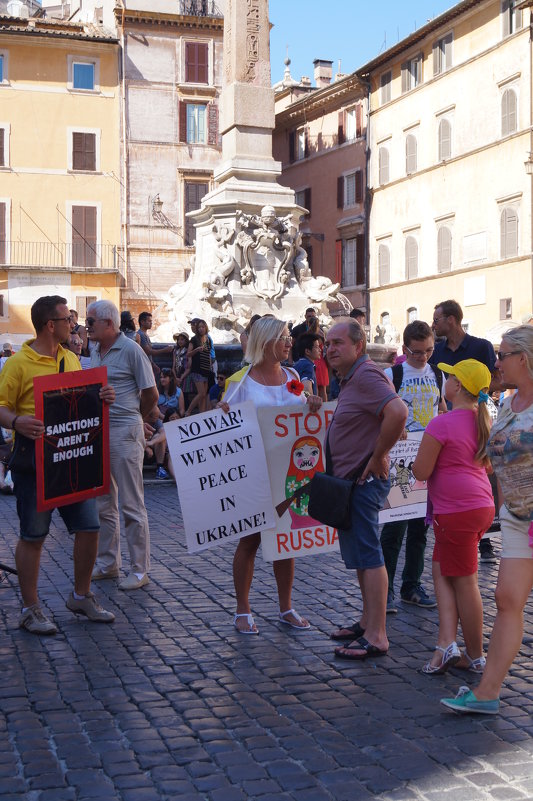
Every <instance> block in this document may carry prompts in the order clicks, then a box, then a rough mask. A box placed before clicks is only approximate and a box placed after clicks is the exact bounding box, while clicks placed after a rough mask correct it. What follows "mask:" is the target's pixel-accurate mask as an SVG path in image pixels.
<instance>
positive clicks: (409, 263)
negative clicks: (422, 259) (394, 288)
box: [405, 236, 418, 281]
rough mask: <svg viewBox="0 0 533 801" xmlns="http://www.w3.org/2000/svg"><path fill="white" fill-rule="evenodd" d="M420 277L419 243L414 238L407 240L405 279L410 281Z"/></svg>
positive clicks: (410, 237)
mask: <svg viewBox="0 0 533 801" xmlns="http://www.w3.org/2000/svg"><path fill="white" fill-rule="evenodd" d="M417 276H418V243H417V241H416V239H415V238H414V236H408V237H407V238H406V240H405V277H406V278H407V280H408V281H410V280H411V279H412V278H416V277H417Z"/></svg>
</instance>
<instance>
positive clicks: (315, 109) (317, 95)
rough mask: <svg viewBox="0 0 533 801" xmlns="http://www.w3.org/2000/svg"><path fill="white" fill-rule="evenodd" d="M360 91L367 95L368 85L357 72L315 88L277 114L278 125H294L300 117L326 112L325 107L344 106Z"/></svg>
mask: <svg viewBox="0 0 533 801" xmlns="http://www.w3.org/2000/svg"><path fill="white" fill-rule="evenodd" d="M356 92H358V93H359V94H360V96H361V97H365V96H366V87H365V86H364V84H363V83H362V82H361V79H360V78H359V76H358V75H356V74H355V73H352V74H351V75H348V77H347V78H343V79H342V81H337V82H335V83H331V84H330V85H329V86H324V87H323V88H322V89H315V90H314V92H312V93H311V94H309V95H306V96H305V97H302V98H300V99H299V100H296V101H295V102H294V103H292V104H291V105H290V106H289V107H288V108H285V109H283V111H280V112H278V113H277V114H276V127H278V126H279V127H283V126H290V125H294V123H295V122H297V121H298V120H300V119H309V118H310V117H312V116H314V115H317V116H318V115H319V114H322V113H323V112H324V109H325V108H328V107H329V108H331V107H335V106H339V107H340V106H342V104H343V102H345V101H346V99H347V98H349V97H351V96H353V95H354V93H356Z"/></svg>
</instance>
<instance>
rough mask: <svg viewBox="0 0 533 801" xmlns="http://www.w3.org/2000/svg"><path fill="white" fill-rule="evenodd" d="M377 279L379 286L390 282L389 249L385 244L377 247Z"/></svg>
mask: <svg viewBox="0 0 533 801" xmlns="http://www.w3.org/2000/svg"><path fill="white" fill-rule="evenodd" d="M378 281H379V285H380V286H383V285H384V284H390V250H389V248H388V247H387V245H380V246H379V248H378Z"/></svg>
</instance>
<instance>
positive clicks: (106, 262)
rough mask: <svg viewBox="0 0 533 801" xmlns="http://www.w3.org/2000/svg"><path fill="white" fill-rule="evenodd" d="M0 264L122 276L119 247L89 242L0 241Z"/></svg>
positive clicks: (122, 269) (121, 259) (124, 271)
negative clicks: (119, 274)
mask: <svg viewBox="0 0 533 801" xmlns="http://www.w3.org/2000/svg"><path fill="white" fill-rule="evenodd" d="M0 264H1V265H3V266H6V267H49V268H57V269H65V268H80V269H86V270H94V269H103V270H117V271H118V272H120V273H121V274H123V275H125V273H126V270H125V266H124V260H123V258H122V255H121V248H119V247H117V246H116V245H102V244H92V243H90V242H81V243H74V244H71V243H68V242H20V241H11V242H9V241H7V242H1V241H0Z"/></svg>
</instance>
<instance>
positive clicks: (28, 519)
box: [13, 473, 100, 542]
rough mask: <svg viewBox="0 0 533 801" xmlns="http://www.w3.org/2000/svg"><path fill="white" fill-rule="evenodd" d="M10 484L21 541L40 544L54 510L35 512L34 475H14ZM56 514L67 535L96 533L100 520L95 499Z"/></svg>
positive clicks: (46, 532)
mask: <svg viewBox="0 0 533 801" xmlns="http://www.w3.org/2000/svg"><path fill="white" fill-rule="evenodd" d="M13 483H14V493H15V496H16V499H17V514H18V516H19V520H20V539H21V540H25V541H26V542H40V541H41V540H44V538H45V537H46V535H47V534H48V530H49V528H50V520H51V519H52V511H53V510H52V509H50V510H48V511H46V512H38V511H37V483H36V480H35V473H13ZM57 511H58V512H59V514H60V515H61V517H62V518H63V522H64V524H65V526H66V527H67V529H68V532H69V534H75V533H76V532H77V531H94V533H95V534H98V531H99V529H100V520H99V518H98V510H97V508H96V500H95V498H89V500H87V501H79V502H78V503H71V504H69V505H68V506H59V507H58V509H57Z"/></svg>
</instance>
